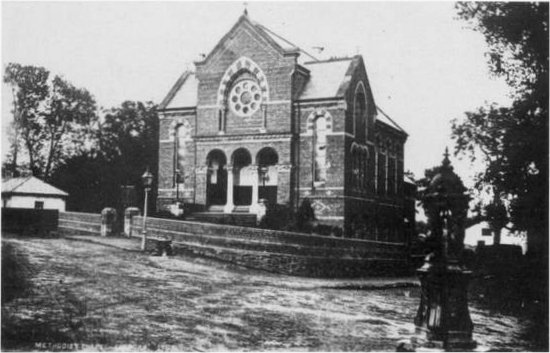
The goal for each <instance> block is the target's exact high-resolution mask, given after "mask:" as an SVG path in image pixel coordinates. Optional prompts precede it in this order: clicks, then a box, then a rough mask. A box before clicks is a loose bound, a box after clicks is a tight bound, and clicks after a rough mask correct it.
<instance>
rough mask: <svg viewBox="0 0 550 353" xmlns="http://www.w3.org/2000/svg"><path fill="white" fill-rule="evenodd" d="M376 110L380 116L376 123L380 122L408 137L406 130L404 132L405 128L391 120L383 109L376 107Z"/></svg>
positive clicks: (377, 117) (377, 116)
mask: <svg viewBox="0 0 550 353" xmlns="http://www.w3.org/2000/svg"><path fill="white" fill-rule="evenodd" d="M376 110H377V112H378V113H379V114H377V115H376V121H377V122H378V121H379V122H382V123H384V124H386V125H388V126H390V127H392V128H394V129H396V130H397V131H399V132H401V133H403V134H405V135H408V134H407V133H406V132H405V130H403V128H402V127H401V126H399V125H398V124H397V123H396V122H395V121H394V120H393V119H392V118H390V117H389V116H388V115H387V114H386V113H384V111H383V110H382V109H380V107H378V106H377V107H376Z"/></svg>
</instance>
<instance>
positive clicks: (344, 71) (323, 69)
mask: <svg viewBox="0 0 550 353" xmlns="http://www.w3.org/2000/svg"><path fill="white" fill-rule="evenodd" d="M353 60H354V58H342V59H330V60H325V61H311V62H307V63H304V65H303V66H304V67H305V68H306V69H308V70H309V72H310V74H309V80H308V82H307V83H306V86H305V87H304V90H303V91H302V94H301V95H300V98H299V99H300V100H309V99H321V98H336V97H343V96H344V94H345V89H346V87H347V85H348V84H349V82H350V80H351V74H352V72H350V71H352V70H350V68H351V66H352V63H353Z"/></svg>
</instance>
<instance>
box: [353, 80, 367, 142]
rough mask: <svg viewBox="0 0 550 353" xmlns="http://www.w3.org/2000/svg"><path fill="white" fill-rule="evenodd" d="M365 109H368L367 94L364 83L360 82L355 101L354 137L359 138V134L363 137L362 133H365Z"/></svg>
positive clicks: (356, 89)
mask: <svg viewBox="0 0 550 353" xmlns="http://www.w3.org/2000/svg"><path fill="white" fill-rule="evenodd" d="M365 109H366V94H365V86H364V85H363V82H359V84H358V85H357V87H356V88H355V97H354V101H353V122H352V126H353V131H352V133H353V135H354V136H355V137H356V138H357V137H362V136H358V134H360V135H362V132H363V131H365V126H366V125H365V124H366V120H365Z"/></svg>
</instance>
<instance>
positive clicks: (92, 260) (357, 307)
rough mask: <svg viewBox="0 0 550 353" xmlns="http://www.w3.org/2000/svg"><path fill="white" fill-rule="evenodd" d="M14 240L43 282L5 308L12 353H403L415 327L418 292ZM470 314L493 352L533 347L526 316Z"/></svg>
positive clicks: (5, 336)
mask: <svg viewBox="0 0 550 353" xmlns="http://www.w3.org/2000/svg"><path fill="white" fill-rule="evenodd" d="M3 243H6V244H8V243H9V244H11V245H12V246H13V247H14V249H16V253H17V256H18V257H25V258H26V259H27V260H28V263H29V264H30V265H29V266H27V267H28V269H29V271H30V277H31V283H32V288H31V291H30V293H28V295H26V296H23V297H21V298H18V299H15V300H12V301H10V302H8V303H6V304H4V305H3V307H2V348H3V350H13V349H25V350H27V349H34V350H64V349H67V350H119V351H122V350H123V351H127V350H180V351H193V350H195V351H205V350H209V351H212V350H217V351H219V350H241V351H242V350H256V351H258V350H284V351H309V350H315V351H369V350H377V351H380V350H384V351H394V350H395V347H396V344H397V341H399V340H401V339H404V338H408V337H410V335H411V333H412V332H413V331H414V326H413V318H414V315H415V313H416V309H417V307H418V302H419V298H418V289H417V288H401V289H385V290H382V289H379V290H349V289H330V288H324V287H326V286H325V285H329V284H330V281H326V282H324V281H322V280H315V281H310V280H304V279H300V278H296V277H289V276H279V275H272V274H266V273H262V272H259V271H251V270H245V269H241V268H236V267H227V266H225V265H223V264H221V263H217V262H214V261H206V260H201V259H188V260H186V259H182V258H161V257H150V256H145V255H142V254H140V253H136V252H128V251H123V250H120V249H116V248H112V247H106V246H102V245H97V244H91V243H87V242H82V241H74V240H73V241H71V240H66V239H38V238H24V239H15V238H7V239H6V238H5V239H3ZM312 284H313V285H312ZM471 313H472V320H473V321H474V324H475V331H474V332H475V333H474V335H475V339H476V340H477V341H478V342H479V343H480V344H481V345H482V346H487V347H490V348H491V349H493V350H529V342H527V341H525V340H524V339H523V338H522V332H523V329H524V326H525V323H524V322H522V321H521V320H518V319H516V318H514V317H511V316H503V315H498V314H494V313H491V314H490V313H488V312H486V311H484V310H480V309H476V308H472V307H471Z"/></svg>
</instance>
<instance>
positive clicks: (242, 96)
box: [229, 80, 262, 116]
mask: <svg viewBox="0 0 550 353" xmlns="http://www.w3.org/2000/svg"><path fill="white" fill-rule="evenodd" d="M261 102H262V94H261V90H260V86H258V84H257V83H256V82H254V81H252V80H243V81H239V82H237V83H236V84H235V85H234V86H233V88H232V89H231V93H229V106H230V107H231V109H232V110H233V112H235V113H236V114H238V115H240V116H250V115H252V114H253V113H254V112H256V111H257V110H258V109H259V108H260V104H261Z"/></svg>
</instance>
